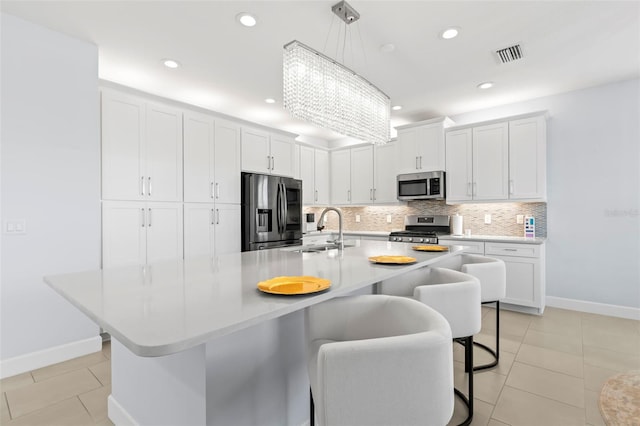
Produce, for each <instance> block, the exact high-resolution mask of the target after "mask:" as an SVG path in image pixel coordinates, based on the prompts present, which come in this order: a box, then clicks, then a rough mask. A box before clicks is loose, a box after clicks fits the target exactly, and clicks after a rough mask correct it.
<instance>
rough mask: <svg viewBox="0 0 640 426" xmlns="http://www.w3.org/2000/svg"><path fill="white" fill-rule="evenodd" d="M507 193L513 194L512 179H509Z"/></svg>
mask: <svg viewBox="0 0 640 426" xmlns="http://www.w3.org/2000/svg"><path fill="white" fill-rule="evenodd" d="M509 194H513V179H510V180H509Z"/></svg>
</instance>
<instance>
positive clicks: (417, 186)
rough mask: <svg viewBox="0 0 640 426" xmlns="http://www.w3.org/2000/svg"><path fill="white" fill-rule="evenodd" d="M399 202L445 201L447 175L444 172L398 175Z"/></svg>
mask: <svg viewBox="0 0 640 426" xmlns="http://www.w3.org/2000/svg"><path fill="white" fill-rule="evenodd" d="M397 185H398V200H400V201H410V200H429V199H431V200H444V196H445V191H444V188H445V173H444V172H443V171H435V172H421V173H407V174H403V175H398V177H397Z"/></svg>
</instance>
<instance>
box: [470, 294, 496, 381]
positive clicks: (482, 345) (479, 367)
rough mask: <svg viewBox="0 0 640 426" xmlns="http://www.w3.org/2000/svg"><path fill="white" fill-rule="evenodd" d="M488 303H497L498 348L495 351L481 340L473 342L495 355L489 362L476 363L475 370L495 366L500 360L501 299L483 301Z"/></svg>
mask: <svg viewBox="0 0 640 426" xmlns="http://www.w3.org/2000/svg"><path fill="white" fill-rule="evenodd" d="M487 303H495V304H496V350H495V351H494V350H493V349H491V348H490V347H488V346H487V345H484V344H482V343H480V342H473V344H474V345H476V346H478V347H480V348H482V349H484V350H485V351H487V352H489V354H491V355H492V356H493V358H494V359H493V361H492V362H489V363H487V364H482V365H476V366H474V367H473V370H474V371H478V370H486V369H488V368H493V367H495V366H496V365H498V361H499V360H500V301H499V300H496V301H495V302H483V303H482V304H483V305H485V304H487Z"/></svg>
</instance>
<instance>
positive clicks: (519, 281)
mask: <svg viewBox="0 0 640 426" xmlns="http://www.w3.org/2000/svg"><path fill="white" fill-rule="evenodd" d="M544 250H545V246H544V244H540V245H537V244H511V243H490V242H487V243H485V254H486V255H487V256H490V257H495V258H497V259H502V260H503V261H504V263H505V265H506V268H507V293H506V297H505V298H504V299H502V300H501V301H502V302H504V303H510V304H513V305H519V306H527V307H531V308H534V309H535V310H536V311H537V313H540V314H541V313H542V312H543V311H544V306H545V272H544V264H545V262H544V259H545V254H544Z"/></svg>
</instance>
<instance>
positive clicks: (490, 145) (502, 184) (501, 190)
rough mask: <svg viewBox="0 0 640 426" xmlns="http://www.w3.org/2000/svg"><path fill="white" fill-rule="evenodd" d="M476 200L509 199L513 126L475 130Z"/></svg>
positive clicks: (505, 125) (493, 125)
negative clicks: (511, 129)
mask: <svg viewBox="0 0 640 426" xmlns="http://www.w3.org/2000/svg"><path fill="white" fill-rule="evenodd" d="M472 150H473V160H472V161H473V166H472V168H473V180H472V183H471V188H472V194H473V199H474V200H506V199H508V198H509V193H508V189H507V187H508V185H507V181H508V176H509V126H508V124H507V123H506V122H505V123H496V124H490V125H487V126H479V127H474V128H473V149H472Z"/></svg>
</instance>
